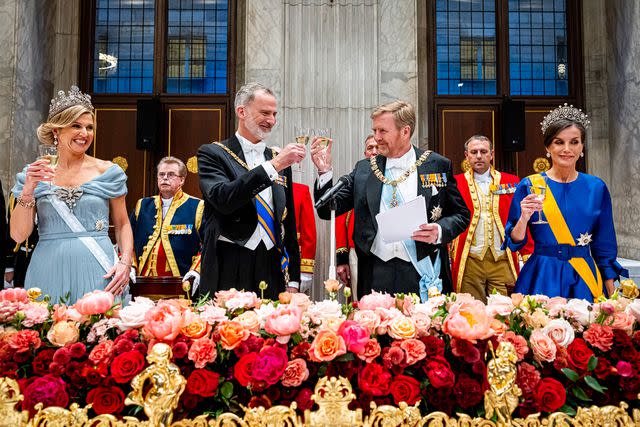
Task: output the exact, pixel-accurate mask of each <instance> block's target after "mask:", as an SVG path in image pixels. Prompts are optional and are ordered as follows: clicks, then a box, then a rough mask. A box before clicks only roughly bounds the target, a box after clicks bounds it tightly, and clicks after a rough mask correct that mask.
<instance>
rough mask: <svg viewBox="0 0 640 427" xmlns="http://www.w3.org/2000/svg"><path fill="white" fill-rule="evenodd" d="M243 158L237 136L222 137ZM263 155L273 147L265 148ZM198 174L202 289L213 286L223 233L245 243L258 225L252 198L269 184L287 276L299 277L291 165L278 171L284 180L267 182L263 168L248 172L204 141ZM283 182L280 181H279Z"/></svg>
mask: <svg viewBox="0 0 640 427" xmlns="http://www.w3.org/2000/svg"><path fill="white" fill-rule="evenodd" d="M222 144H224V145H225V146H227V147H228V148H229V149H230V150H231V151H232V152H234V153H235V154H236V155H237V156H238V157H239V158H240V159H242V161H246V159H245V157H244V153H243V152H242V147H241V145H240V142H239V141H238V138H237V137H236V136H235V135H234V136H232V137H231V138H229V139H227V140H225V141H223V142H222ZM264 155H265V157H266V159H267V160H270V159H271V158H272V152H271V150H270V149H269V148H267V149H266V150H265V152H264ZM198 175H199V176H200V190H201V191H202V196H203V198H204V202H205V204H204V219H203V228H202V229H203V249H202V262H201V275H200V276H201V277H200V288H201V290H200V291H201V292H202V293H205V292H211V293H213V292H215V291H216V290H218V283H217V280H218V265H217V260H216V259H217V258H216V246H217V241H218V237H220V235H223V236H224V237H226V238H228V239H230V240H231V241H233V242H235V243H237V244H239V245H244V244H245V243H246V242H247V240H249V238H250V237H251V235H252V234H253V232H254V231H255V229H256V226H257V225H258V213H257V211H256V207H255V204H254V203H255V202H254V198H255V196H256V195H257V194H258V193H260V192H261V191H262V190H264V189H265V188H267V187H271V190H272V193H273V204H274V213H275V217H276V218H275V222H276V230H275V231H276V234H277V235H278V236H277V237H280V235H281V230H283V229H284V240H283V243H284V246H285V248H286V249H287V253H288V254H289V280H291V281H297V282H299V281H300V249H299V247H298V240H297V237H296V222H295V221H296V220H295V211H294V205H293V186H292V182H293V181H292V179H291V168H286V169H284V170H282V171H280V175H281V176H282V177H283V180H282V181H283V182H281V183H277V182H272V181H271V180H270V179H269V176H268V175H267V173H266V172H265V170H264V168H261V167H257V168H254V169H252V170H250V171H248V170H247V169H245V168H244V167H243V166H242V165H241V164H240V163H238V162H237V161H236V160H235V159H234V158H233V157H232V156H231V155H230V154H229V153H227V152H226V151H225V150H224V149H223V148H222V147H219V146H218V145H216V144H207V145H203V146H202V147H200V149H199V150H198ZM283 184H284V185H283Z"/></svg>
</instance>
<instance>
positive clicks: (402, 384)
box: [389, 375, 420, 405]
mask: <svg viewBox="0 0 640 427" xmlns="http://www.w3.org/2000/svg"><path fill="white" fill-rule="evenodd" d="M389 392H390V393H391V396H393V401H394V402H395V403H396V405H399V404H400V402H406V403H407V404H408V405H415V404H416V403H417V402H418V401H419V400H420V383H419V382H418V380H416V379H415V378H411V377H408V376H406V375H398V376H396V377H395V378H394V379H393V381H392V382H391V386H390V387H389Z"/></svg>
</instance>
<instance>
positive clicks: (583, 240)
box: [576, 233, 593, 246]
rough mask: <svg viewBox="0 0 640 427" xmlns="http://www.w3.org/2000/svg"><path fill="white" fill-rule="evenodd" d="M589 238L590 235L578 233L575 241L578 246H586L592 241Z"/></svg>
mask: <svg viewBox="0 0 640 427" xmlns="http://www.w3.org/2000/svg"><path fill="white" fill-rule="evenodd" d="M591 236H592V235H591V233H580V237H578V238H577V239H576V240H577V241H578V246H588V245H589V243H591V241H592V240H593V239H592V238H591Z"/></svg>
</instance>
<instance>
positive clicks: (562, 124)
mask: <svg viewBox="0 0 640 427" xmlns="http://www.w3.org/2000/svg"><path fill="white" fill-rule="evenodd" d="M571 126H575V127H576V128H578V130H579V131H580V139H581V140H582V144H583V145H584V143H585V142H586V141H585V139H586V137H587V131H586V130H585V128H584V126H583V125H582V123H580V122H577V121H573V120H569V119H558V120H556V121H555V122H553V123H551V124H550V125H549V127H548V128H547V130H546V131H545V133H544V135H543V137H544V146H545V147H549V146H550V145H551V141H553V138H555V137H556V135H558V134H559V133H560V132H562V131H563V130H565V129H566V128H568V127H571Z"/></svg>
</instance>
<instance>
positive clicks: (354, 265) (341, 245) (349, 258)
mask: <svg viewBox="0 0 640 427" xmlns="http://www.w3.org/2000/svg"><path fill="white" fill-rule="evenodd" d="M377 154H378V143H377V142H376V140H375V139H374V138H373V135H369V136H367V139H365V141H364V156H365V158H367V159H368V158H369V157H371V156H375V155H377ZM353 248H354V244H353V209H351V210H350V211H349V212H347V213H344V214H342V215H340V216H338V217H336V273H337V274H338V278H339V279H340V280H341V281H342V282H343V283H345V284H346V285H348V286H351V288H352V290H353V292H352V295H354V298H355V295H357V293H356V290H357V285H358V280H357V276H358V274H357V273H358V259H357V256H356V252H355V250H353Z"/></svg>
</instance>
